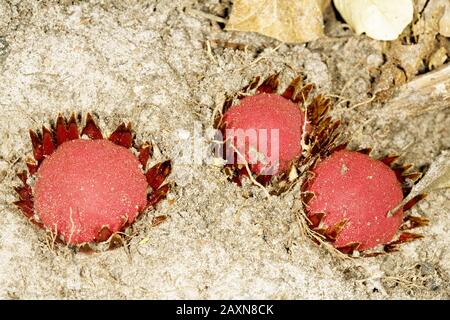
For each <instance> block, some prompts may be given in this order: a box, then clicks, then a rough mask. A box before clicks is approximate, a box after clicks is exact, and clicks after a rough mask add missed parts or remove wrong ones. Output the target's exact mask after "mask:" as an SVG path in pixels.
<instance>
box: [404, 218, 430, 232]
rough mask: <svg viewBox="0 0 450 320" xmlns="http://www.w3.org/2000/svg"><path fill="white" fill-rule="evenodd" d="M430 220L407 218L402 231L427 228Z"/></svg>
mask: <svg viewBox="0 0 450 320" xmlns="http://www.w3.org/2000/svg"><path fill="white" fill-rule="evenodd" d="M429 223H430V220H428V219H427V218H424V217H416V216H411V215H410V216H406V217H405V219H404V223H403V225H402V226H401V227H400V230H411V229H415V228H419V227H424V226H427V225H428V224H429Z"/></svg>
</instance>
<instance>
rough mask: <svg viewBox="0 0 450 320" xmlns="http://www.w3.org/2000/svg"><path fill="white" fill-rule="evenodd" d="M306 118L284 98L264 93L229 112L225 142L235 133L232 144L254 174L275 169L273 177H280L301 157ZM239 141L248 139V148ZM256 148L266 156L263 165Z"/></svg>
mask: <svg viewBox="0 0 450 320" xmlns="http://www.w3.org/2000/svg"><path fill="white" fill-rule="evenodd" d="M303 118H304V117H303V113H302V112H301V110H300V108H299V107H298V106H297V105H296V104H295V103H293V102H291V101H290V100H288V99H286V98H284V97H282V96H280V95H277V94H265V93H262V94H257V95H253V96H248V97H245V98H243V99H242V100H241V101H240V103H239V104H238V105H236V106H233V107H231V108H230V109H229V110H227V111H226V112H225V114H224V117H223V122H224V123H225V138H230V134H228V135H227V132H228V133H230V132H231V133H232V136H233V137H234V138H231V139H230V140H231V141H233V144H234V145H235V147H236V148H237V149H238V151H239V153H241V154H242V155H245V160H246V161H247V162H248V163H249V164H250V168H251V170H252V171H253V172H254V173H256V174H261V173H262V172H264V171H265V170H268V169H270V168H274V170H273V172H272V173H273V174H277V173H280V172H283V171H286V170H287V169H288V164H289V162H290V161H292V160H293V159H295V158H296V157H298V156H300V154H301V151H302V148H301V137H302V127H303ZM236 129H240V130H236ZM261 129H266V130H267V131H263V130H261ZM275 130H278V132H276V131H275ZM252 133H256V135H255V136H254V137H256V139H251V138H249V137H251V135H252ZM266 133H267V134H266ZM276 134H278V139H276ZM242 135H244V136H242ZM260 137H264V138H263V139H261V138H260ZM238 139H246V141H247V143H246V145H244V144H242V143H241V144H239V142H238ZM241 141H244V140H241ZM275 143H276V144H277V145H275ZM265 146H266V148H265ZM277 147H278V148H277ZM252 148H253V149H254V150H256V151H257V153H261V154H262V155H263V160H262V161H261V158H259V157H258V158H253V159H256V161H255V160H252V158H251V153H250V152H251V149H252ZM229 151H230V150H228V152H229ZM277 151H278V152H277ZM277 166H278V168H277Z"/></svg>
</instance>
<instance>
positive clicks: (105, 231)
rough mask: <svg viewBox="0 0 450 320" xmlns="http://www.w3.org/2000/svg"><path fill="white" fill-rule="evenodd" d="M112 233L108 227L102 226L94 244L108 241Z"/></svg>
mask: <svg viewBox="0 0 450 320" xmlns="http://www.w3.org/2000/svg"><path fill="white" fill-rule="evenodd" d="M112 234H113V233H112V231H111V230H110V229H109V227H108V226H103V227H102V228H101V229H100V231H99V232H98V234H97V237H96V239H95V241H96V242H103V241H106V240H108V239H109V238H110V237H111V236H112Z"/></svg>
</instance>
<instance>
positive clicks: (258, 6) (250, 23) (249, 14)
mask: <svg viewBox="0 0 450 320" xmlns="http://www.w3.org/2000/svg"><path fill="white" fill-rule="evenodd" d="M328 3H329V1H326V0H313V1H311V0H297V1H291V0H236V1H235V2H234V5H233V9H232V12H231V16H230V19H229V21H228V23H227V25H226V30H230V31H246V32H257V33H260V34H263V35H265V36H268V37H272V38H275V39H278V40H280V41H283V42H288V43H302V42H308V41H312V40H315V39H317V38H319V37H322V36H323V34H324V32H323V16H322V9H323V8H326V7H327V6H328Z"/></svg>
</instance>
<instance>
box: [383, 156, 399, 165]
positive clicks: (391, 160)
mask: <svg viewBox="0 0 450 320" xmlns="http://www.w3.org/2000/svg"><path fill="white" fill-rule="evenodd" d="M398 158H399V156H396V155H395V156H387V157H385V158H383V159H381V160H380V161H381V162H383V163H384V164H385V165H388V166H390V165H391V164H393V163H394V162H395V161H397V160H398Z"/></svg>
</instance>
